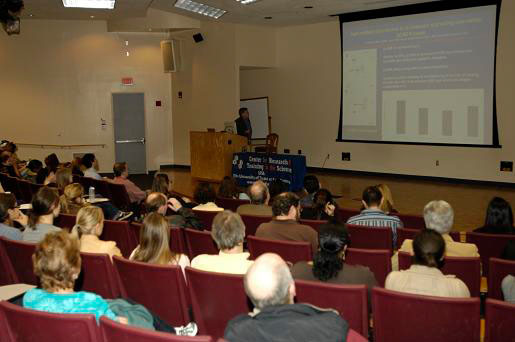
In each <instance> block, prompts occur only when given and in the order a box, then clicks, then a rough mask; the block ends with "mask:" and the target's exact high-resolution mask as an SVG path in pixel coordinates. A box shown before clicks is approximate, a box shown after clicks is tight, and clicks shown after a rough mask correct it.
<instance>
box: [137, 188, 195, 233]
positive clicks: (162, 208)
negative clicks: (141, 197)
mask: <svg viewBox="0 0 515 342" xmlns="http://www.w3.org/2000/svg"><path fill="white" fill-rule="evenodd" d="M168 209H170V210H171V211H172V212H174V213H175V215H169V216H167V215H166V213H167V211H168ZM145 211H146V214H147V215H148V214H150V213H153V212H157V213H159V214H161V215H163V216H165V217H166V219H167V220H168V225H169V226H170V228H171V227H181V228H193V229H197V230H202V227H203V225H202V222H200V220H199V218H198V217H197V216H196V215H195V213H194V212H193V211H192V210H191V209H189V208H185V207H183V206H182V205H181V203H180V202H179V201H178V200H177V199H176V198H173V197H171V198H170V199H167V198H166V196H165V195H164V194H163V193H160V192H151V193H150V194H148V196H147V198H146V199H145Z"/></svg>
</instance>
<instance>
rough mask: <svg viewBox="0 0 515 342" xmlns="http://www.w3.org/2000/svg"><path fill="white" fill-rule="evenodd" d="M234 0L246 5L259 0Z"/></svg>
mask: <svg viewBox="0 0 515 342" xmlns="http://www.w3.org/2000/svg"><path fill="white" fill-rule="evenodd" d="M236 1H238V2H239V3H240V4H243V5H248V4H251V3H253V2H256V1H259V0H236Z"/></svg>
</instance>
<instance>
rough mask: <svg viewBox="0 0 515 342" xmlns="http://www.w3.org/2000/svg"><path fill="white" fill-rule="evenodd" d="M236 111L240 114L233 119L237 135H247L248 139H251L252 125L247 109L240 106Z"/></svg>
mask: <svg viewBox="0 0 515 342" xmlns="http://www.w3.org/2000/svg"><path fill="white" fill-rule="evenodd" d="M238 113H239V114H240V117H239V118H237V119H236V120H235V122H236V131H237V132H238V135H242V136H244V137H247V138H248V139H249V140H250V139H252V125H251V123H250V118H249V110H248V109H247V108H245V107H243V108H240V110H239V112H238Z"/></svg>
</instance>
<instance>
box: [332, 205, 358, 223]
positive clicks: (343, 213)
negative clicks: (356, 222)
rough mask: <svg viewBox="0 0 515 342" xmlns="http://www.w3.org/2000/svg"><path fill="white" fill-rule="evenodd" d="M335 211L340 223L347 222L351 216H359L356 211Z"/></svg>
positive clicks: (343, 209) (340, 209) (339, 209)
mask: <svg viewBox="0 0 515 342" xmlns="http://www.w3.org/2000/svg"><path fill="white" fill-rule="evenodd" d="M336 210H338V212H339V214H340V216H339V217H340V220H341V221H342V222H347V220H348V219H349V218H351V217H352V216H356V215H359V214H360V212H361V211H359V210H358V209H345V208H336Z"/></svg>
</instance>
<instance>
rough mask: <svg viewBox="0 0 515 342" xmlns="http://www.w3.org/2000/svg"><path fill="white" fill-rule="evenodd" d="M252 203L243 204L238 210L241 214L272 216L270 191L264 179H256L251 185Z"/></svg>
mask: <svg viewBox="0 0 515 342" xmlns="http://www.w3.org/2000/svg"><path fill="white" fill-rule="evenodd" d="M249 195H250V203H249V204H242V205H240V206H239V207H238V209H237V210H236V211H237V212H238V214H240V215H254V216H270V217H272V207H270V206H269V205H268V201H270V192H269V191H268V187H267V186H266V184H265V183H264V182H263V181H260V180H258V181H255V182H254V183H253V184H252V185H251V186H250V187H249Z"/></svg>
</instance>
